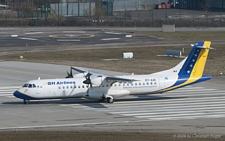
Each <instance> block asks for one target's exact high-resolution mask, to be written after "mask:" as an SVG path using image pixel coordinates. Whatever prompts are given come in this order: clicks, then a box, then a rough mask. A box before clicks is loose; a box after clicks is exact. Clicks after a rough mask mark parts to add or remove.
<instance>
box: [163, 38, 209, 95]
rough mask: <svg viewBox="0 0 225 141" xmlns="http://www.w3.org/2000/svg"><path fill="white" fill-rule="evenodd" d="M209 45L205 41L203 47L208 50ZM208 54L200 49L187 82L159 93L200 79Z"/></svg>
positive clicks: (207, 51) (205, 50)
mask: <svg viewBox="0 0 225 141" xmlns="http://www.w3.org/2000/svg"><path fill="white" fill-rule="evenodd" d="M210 45H211V42H210V41H205V42H204V45H203V46H204V47H206V48H210ZM208 53H209V49H201V52H200V53H199V55H198V59H197V60H196V63H195V65H194V68H193V70H192V72H191V75H190V77H189V79H188V80H187V81H185V82H184V83H182V84H179V85H176V86H173V87H170V88H167V89H164V90H162V91H160V92H165V91H169V90H172V89H176V88H179V87H182V86H185V85H188V84H191V83H193V82H195V81H196V80H198V79H199V78H201V77H202V74H203V71H204V68H205V64H206V60H207V57H208Z"/></svg>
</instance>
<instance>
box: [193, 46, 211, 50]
mask: <svg viewBox="0 0 225 141" xmlns="http://www.w3.org/2000/svg"><path fill="white" fill-rule="evenodd" d="M196 48H201V49H214V50H215V48H212V47H205V46H196Z"/></svg>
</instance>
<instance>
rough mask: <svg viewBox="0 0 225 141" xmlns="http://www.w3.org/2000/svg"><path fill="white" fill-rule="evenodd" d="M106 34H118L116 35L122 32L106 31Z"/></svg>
mask: <svg viewBox="0 0 225 141" xmlns="http://www.w3.org/2000/svg"><path fill="white" fill-rule="evenodd" d="M105 33H106V34H116V35H120V34H122V33H117V32H105Z"/></svg>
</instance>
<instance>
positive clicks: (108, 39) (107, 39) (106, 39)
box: [101, 38, 120, 41]
mask: <svg viewBox="0 0 225 141" xmlns="http://www.w3.org/2000/svg"><path fill="white" fill-rule="evenodd" d="M119 39H120V38H105V39H101V40H103V41H110V40H119Z"/></svg>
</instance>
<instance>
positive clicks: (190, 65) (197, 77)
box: [170, 41, 212, 89]
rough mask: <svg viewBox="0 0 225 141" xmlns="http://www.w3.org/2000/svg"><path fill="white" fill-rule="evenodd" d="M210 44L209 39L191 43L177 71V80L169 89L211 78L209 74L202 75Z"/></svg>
mask: <svg viewBox="0 0 225 141" xmlns="http://www.w3.org/2000/svg"><path fill="white" fill-rule="evenodd" d="M210 45H211V42H210V41H202V42H198V43H196V44H194V45H193V47H192V50H191V52H190V53H189V55H188V56H187V58H186V59H185V62H184V63H183V65H182V66H181V68H180V70H179V72H178V80H177V82H176V83H175V84H174V85H173V86H172V87H170V89H174V88H178V87H182V86H185V85H189V84H192V83H197V82H201V81H205V80H209V79H211V76H203V71H204V68H205V64H206V60H207V57H208V53H209V49H212V48H210Z"/></svg>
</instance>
